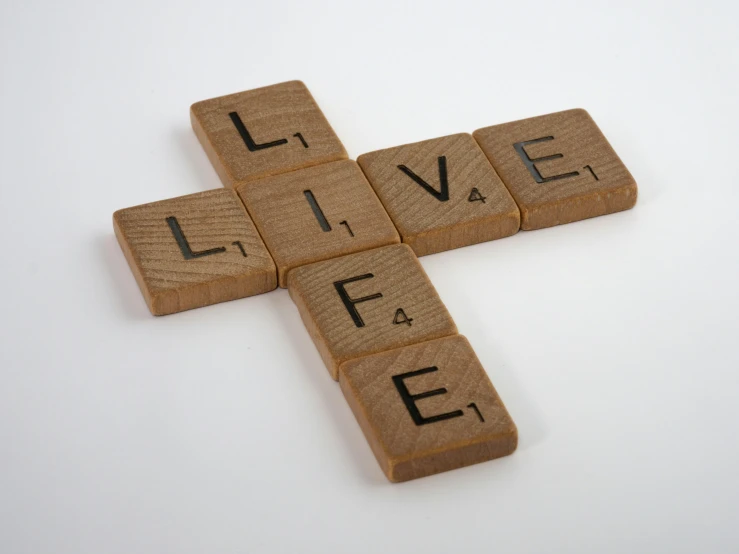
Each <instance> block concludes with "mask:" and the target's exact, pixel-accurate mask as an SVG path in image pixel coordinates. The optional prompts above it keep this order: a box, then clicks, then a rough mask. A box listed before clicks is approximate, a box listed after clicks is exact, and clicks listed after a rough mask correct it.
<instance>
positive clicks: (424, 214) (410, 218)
mask: <svg viewBox="0 0 739 554" xmlns="http://www.w3.org/2000/svg"><path fill="white" fill-rule="evenodd" d="M357 161H358V163H359V165H360V166H361V167H362V169H363V170H364V172H365V173H366V174H367V178H368V179H369V181H370V183H372V186H373V187H374V189H375V191H377V195H378V196H379V197H380V200H382V203H383V204H384V205H385V208H387V211H388V213H389V214H390V217H391V218H392V220H393V222H394V223H395V226H396V227H397V228H398V230H399V231H400V235H401V236H402V237H403V242H405V243H406V244H408V245H410V247H411V248H413V251H414V252H415V253H416V255H417V256H424V255H426V254H434V253H436V252H441V251H444V250H451V249H453V248H460V247H462V246H467V245H470V244H477V243H479V242H485V241H489V240H494V239H499V238H502V237H508V236H510V235H513V234H515V233H517V232H518V228H519V212H518V207H517V206H516V203H515V202H514V201H513V198H511V195H510V193H509V192H508V189H506V187H505V185H504V184H503V182H502V181H501V180H500V177H498V175H497V174H496V173H495V170H494V169H493V167H492V166H491V165H490V162H488V160H487V158H486V157H485V154H483V152H482V150H480V147H479V146H478V145H477V143H476V142H475V140H474V139H473V138H472V135H470V134H467V133H461V134H458V135H451V136H448V137H442V138H438V139H432V140H426V141H423V142H417V143H415V144H406V145H405V146H398V147H396V148H388V149H387V150H379V151H377V152H370V153H369V154H362V155H361V156H359V158H358V160H357Z"/></svg>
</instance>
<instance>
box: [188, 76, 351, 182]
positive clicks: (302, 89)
mask: <svg viewBox="0 0 739 554" xmlns="http://www.w3.org/2000/svg"><path fill="white" fill-rule="evenodd" d="M190 120H191V121H192V128H193V130H194V131H195V134H196V135H197V137H198V139H199V140H200V143H201V144H202V145H203V148H204V149H205V152H206V153H207V154H208V158H210V161H211V163H212V164H213V166H214V167H215V169H216V171H217V172H218V175H219V176H220V178H221V181H222V182H223V185H224V186H227V187H234V186H236V185H239V184H242V183H246V182H248V181H253V180H255V179H261V178H262V177H266V176H269V175H277V174H278V173H285V172H286V171H293V170H295V169H300V168H301V167H308V166H311V165H318V164H322V163H326V162H331V161H335V160H342V159H345V158H346V157H347V155H346V150H344V146H343V145H342V144H341V141H340V140H339V138H338V137H337V136H336V133H334V130H333V129H332V128H331V125H329V123H328V121H326V118H325V117H324V115H323V112H321V109H320V108H319V107H318V104H316V101H315V100H314V99H313V96H311V93H310V92H309V91H308V88H307V87H306V86H305V85H304V84H303V83H302V82H301V81H289V82H287V83H280V84H278V85H272V86H269V87H264V88H258V89H254V90H247V91H245V92H239V93H236V94H229V95H228V96H221V97H219V98H212V99H210V100H204V101H202V102H197V103H195V104H193V105H192V107H191V108H190Z"/></svg>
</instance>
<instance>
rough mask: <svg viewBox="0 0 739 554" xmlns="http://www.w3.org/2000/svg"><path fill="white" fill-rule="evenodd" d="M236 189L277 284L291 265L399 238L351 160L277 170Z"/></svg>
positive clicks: (364, 248) (340, 254)
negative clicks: (270, 258)
mask: <svg viewBox="0 0 739 554" xmlns="http://www.w3.org/2000/svg"><path fill="white" fill-rule="evenodd" d="M237 190H238V193H239V196H240V197H241V199H242V200H243V201H244V204H245V205H246V208H247V210H248V211H249V213H250V214H252V217H253V219H254V223H255V224H256V225H257V228H258V229H259V232H260V233H261V235H262V238H264V242H265V243H266V244H267V248H268V249H269V251H270V252H271V253H272V256H273V258H274V260H275V263H276V264H277V272H278V275H279V283H280V286H281V287H286V286H287V272H288V271H289V270H290V269H292V268H294V267H299V266H301V265H305V264H308V263H311V262H317V261H320V260H326V259H329V258H335V257H337V256H343V255H345V254H351V253H352V252H360V251H362V250H368V249H370V248H377V247H379V246H386V245H389V244H396V243H399V242H400V237H399V236H398V232H397V231H396V230H395V227H394V226H393V223H392V221H390V218H389V217H388V215H387V213H385V209H384V208H383V207H382V204H380V201H379V200H378V199H377V195H375V193H374V191H373V190H372V187H370V185H369V183H368V182H367V179H365V177H364V174H363V173H362V170H361V169H359V166H358V165H357V163H356V162H354V161H351V160H343V161H340V162H332V163H328V164H323V165H318V166H315V167H309V168H307V169H299V170H297V171H291V172H290V173H283V174H282V175H277V176H275V177H269V178H267V179H261V180H259V181H255V182H254V183H249V184H247V185H244V186H241V187H239V188H238V189H237Z"/></svg>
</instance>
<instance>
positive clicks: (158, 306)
mask: <svg viewBox="0 0 739 554" xmlns="http://www.w3.org/2000/svg"><path fill="white" fill-rule="evenodd" d="M113 227H114V229H115V234H116V236H117V237H118V242H119V244H120V245H121V249H122V250H123V253H124V254H125V256H126V259H127V260H128V264H129V266H131V271H133V274H134V276H135V277H136V281H137V282H138V284H139V287H140V288H141V292H142V293H143V294H144V298H145V299H146V303H147V304H148V305H149V310H151V313H152V314H154V315H166V314H171V313H175V312H181V311H183V310H189V309H191V308H200V307H202V306H208V305H210V304H216V303H217V302H224V301H226V300H235V299H236V298H243V297H245V296H252V295H254V294H260V293H263V292H268V291H271V290H274V289H275V288H276V287H277V271H276V268H275V264H274V262H273V261H272V258H271V257H270V255H269V252H267V248H266V247H265V246H264V243H263V242H262V239H261V238H260V237H259V233H258V232H257V230H256V228H255V227H254V223H252V221H251V219H250V218H249V215H248V214H247V213H246V210H245V209H244V206H243V204H242V203H241V201H240V200H239V197H238V196H237V195H236V193H235V192H234V191H232V190H225V189H218V190H209V191H207V192H201V193H198V194H191V195H188V196H181V197H179V198H171V199H169V200H162V201H161V202H153V203H151V204H143V205H141V206H136V207H133V208H126V209H124V210H118V211H117V212H115V213H114V214H113Z"/></svg>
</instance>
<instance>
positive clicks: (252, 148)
mask: <svg viewBox="0 0 739 554" xmlns="http://www.w3.org/2000/svg"><path fill="white" fill-rule="evenodd" d="M228 115H229V117H230V118H231V121H232V122H233V124H234V126H235V127H236V130H237V131H238V132H239V134H240V135H241V138H242V140H243V141H244V144H246V147H247V148H248V149H249V152H256V151H257V150H264V149H265V148H272V147H273V146H280V145H282V144H287V139H279V140H273V141H272V142H263V143H262V144H257V143H256V142H254V139H253V138H251V135H250V134H249V131H248V130H247V128H246V125H244V122H243V121H241V118H240V117H239V114H238V113H236V112H231V113H229V114H228Z"/></svg>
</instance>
